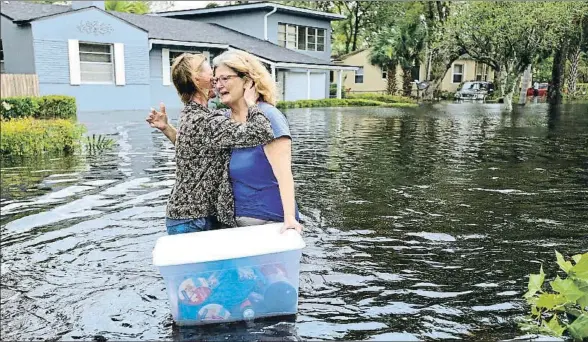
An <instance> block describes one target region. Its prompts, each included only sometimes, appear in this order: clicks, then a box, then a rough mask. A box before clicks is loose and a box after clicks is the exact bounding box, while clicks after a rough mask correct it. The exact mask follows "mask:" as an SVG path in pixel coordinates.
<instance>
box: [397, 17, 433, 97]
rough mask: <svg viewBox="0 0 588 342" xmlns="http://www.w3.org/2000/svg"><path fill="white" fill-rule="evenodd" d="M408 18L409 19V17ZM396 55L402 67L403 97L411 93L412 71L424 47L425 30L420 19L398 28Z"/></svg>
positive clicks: (410, 20)
mask: <svg viewBox="0 0 588 342" xmlns="http://www.w3.org/2000/svg"><path fill="white" fill-rule="evenodd" d="M409 18H410V17H409ZM399 31H400V34H399V37H398V38H399V40H398V44H397V45H396V53H397V55H398V57H399V64H400V66H401V67H402V92H403V95H404V96H410V95H411V93H412V81H413V79H412V69H413V67H414V66H416V65H419V64H420V62H421V60H422V53H423V49H424V47H425V37H426V29H425V26H424V23H423V21H422V20H421V18H420V17H416V18H412V19H409V21H408V22H407V23H404V25H402V26H401V27H400V30H399Z"/></svg>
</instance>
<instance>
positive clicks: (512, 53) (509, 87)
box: [448, 1, 560, 110]
mask: <svg viewBox="0 0 588 342" xmlns="http://www.w3.org/2000/svg"><path fill="white" fill-rule="evenodd" d="M559 10H560V9H559V3H553V2H504V1H503V2H491V3H490V2H468V3H465V4H462V5H461V6H459V7H458V13H453V15H451V16H450V19H449V20H448V24H449V27H448V29H450V30H451V32H452V35H454V37H455V39H456V41H457V44H458V46H459V47H460V48H462V49H463V50H464V52H465V53H467V54H468V55H469V56H470V57H472V58H474V59H475V60H477V61H479V62H483V63H485V64H487V65H489V66H490V67H492V68H493V69H494V71H495V73H497V81H498V84H497V88H498V91H499V94H500V95H501V96H502V98H503V100H504V107H505V109H507V110H512V96H513V92H514V90H515V86H516V85H517V82H518V80H519V79H520V76H521V75H522V73H523V72H524V71H525V69H527V67H528V65H529V64H531V63H532V62H533V60H534V58H535V56H537V55H538V54H539V53H540V52H541V51H542V50H544V49H545V48H546V47H547V46H549V45H550V44H552V42H553V40H552V39H553V36H552V31H551V30H549V29H547V28H549V27H551V26H552V25H553V22H554V18H556V17H557V15H556V14H557V12H558V11H559Z"/></svg>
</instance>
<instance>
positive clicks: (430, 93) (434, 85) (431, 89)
mask: <svg viewBox="0 0 588 342" xmlns="http://www.w3.org/2000/svg"><path fill="white" fill-rule="evenodd" d="M443 78H444V77H441V78H436V79H434V80H432V81H431V82H429V86H428V87H427V88H426V89H425V90H424V91H423V100H425V101H433V100H434V99H435V94H437V90H438V89H439V87H440V86H441V83H442V82H443Z"/></svg>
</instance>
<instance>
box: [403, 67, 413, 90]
mask: <svg viewBox="0 0 588 342" xmlns="http://www.w3.org/2000/svg"><path fill="white" fill-rule="evenodd" d="M402 94H403V95H404V96H407V97H410V95H411V94H412V68H403V69H402Z"/></svg>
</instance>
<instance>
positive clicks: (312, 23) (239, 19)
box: [176, 9, 331, 61]
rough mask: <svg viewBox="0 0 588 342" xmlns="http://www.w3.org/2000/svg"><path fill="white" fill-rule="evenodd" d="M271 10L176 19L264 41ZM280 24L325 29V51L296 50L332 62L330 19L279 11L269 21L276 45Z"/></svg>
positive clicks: (187, 16)
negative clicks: (210, 24)
mask: <svg viewBox="0 0 588 342" xmlns="http://www.w3.org/2000/svg"><path fill="white" fill-rule="evenodd" d="M269 12H270V10H268V9H263V10H257V11H251V12H240V13H231V12H226V13H214V14H198V15H181V16H178V17H176V18H178V19H185V20H194V21H201V22H207V23H213V24H218V25H221V26H224V27H227V28H230V29H233V30H236V31H239V32H241V33H244V34H247V35H250V36H253V37H256V38H259V39H264V16H265V15H266V14H267V13H269ZM278 23H286V24H293V25H301V26H309V27H316V28H323V29H325V30H326V33H325V51H324V52H317V51H305V50H296V51H298V52H300V53H303V54H305V55H307V56H311V57H315V58H319V59H323V60H326V61H330V59H331V21H330V20H328V19H325V20H321V19H316V18H310V17H306V16H302V15H295V14H291V13H280V12H279V11H278V12H276V13H273V14H272V15H270V16H269V17H268V20H267V32H268V40H269V41H270V42H272V43H274V44H278Z"/></svg>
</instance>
